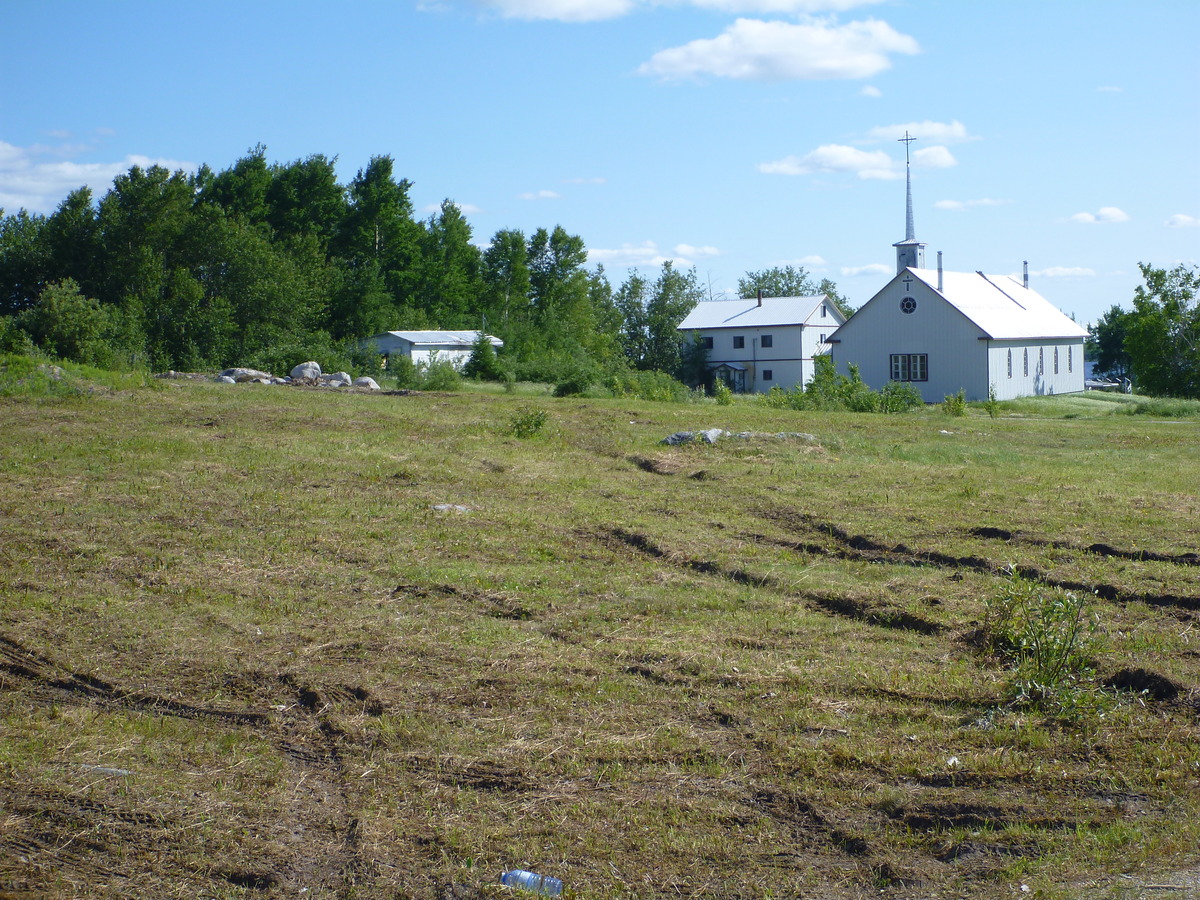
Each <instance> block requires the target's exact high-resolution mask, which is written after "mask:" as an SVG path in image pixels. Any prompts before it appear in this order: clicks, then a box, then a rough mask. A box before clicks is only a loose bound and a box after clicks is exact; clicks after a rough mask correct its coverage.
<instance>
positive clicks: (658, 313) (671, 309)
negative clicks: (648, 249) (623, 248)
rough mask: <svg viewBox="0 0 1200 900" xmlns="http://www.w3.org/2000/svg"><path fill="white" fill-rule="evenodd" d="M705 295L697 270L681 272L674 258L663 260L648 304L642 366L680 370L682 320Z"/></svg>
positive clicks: (673, 371) (671, 371) (660, 369)
mask: <svg viewBox="0 0 1200 900" xmlns="http://www.w3.org/2000/svg"><path fill="white" fill-rule="evenodd" d="M703 297H704V289H703V288H701V286H700V284H699V282H698V281H697V278H696V270H695V269H689V270H688V271H686V272H681V271H679V270H678V269H676V268H675V266H674V264H673V263H672V262H671V261H670V260H667V261H666V262H664V263H663V266H662V271H661V272H660V273H659V276H658V280H657V281H655V282H654V289H653V291H652V292H651V294H650V300H649V302H648V303H647V304H646V353H645V356H644V357H643V358H642V361H641V368H643V369H657V370H659V371H661V372H667V373H669V374H672V375H673V374H676V373H678V372H679V371H680V364H681V363H682V361H683V355H682V353H683V342H684V338H683V336H682V335H681V334H680V333H679V323H680V322H682V321H683V320H684V317H686V316H687V314H688V313H689V312H691V311H692V310H693V309H694V308H695V306H696V304H697V303H699V302H700V300H701V299H702V298H703Z"/></svg>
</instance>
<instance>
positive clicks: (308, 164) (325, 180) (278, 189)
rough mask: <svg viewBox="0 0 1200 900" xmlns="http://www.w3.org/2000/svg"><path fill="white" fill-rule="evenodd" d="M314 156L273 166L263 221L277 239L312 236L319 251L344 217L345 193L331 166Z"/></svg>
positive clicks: (324, 247) (325, 249)
mask: <svg viewBox="0 0 1200 900" xmlns="http://www.w3.org/2000/svg"><path fill="white" fill-rule="evenodd" d="M336 161H337V158H336V157H335V158H334V159H328V158H326V157H325V156H323V155H321V154H319V153H317V154H314V155H312V156H310V157H308V158H307V159H303V160H300V159H298V160H296V161H295V162H292V163H288V164H287V165H286V166H275V167H274V169H273V171H272V173H271V174H272V178H271V184H270V186H269V187H268V188H267V195H266V203H267V220H268V221H269V222H270V223H271V227H272V228H274V229H275V234H276V235H277V236H278V237H279V238H281V239H286V238H291V237H299V236H305V235H307V236H312V237H315V238H316V239H317V240H318V242H319V243H320V246H321V249H322V251H323V252H327V251H328V248H329V244H330V242H331V241H332V240H333V238H334V237H335V236H336V235H337V233H338V230H339V229H340V228H341V225H342V222H343V220H344V219H345V218H346V209H347V201H346V192H345V190H344V189H343V188H342V186H341V185H340V184H338V182H337V173H336V172H335V171H334V168H333V167H334V163H335V162H336Z"/></svg>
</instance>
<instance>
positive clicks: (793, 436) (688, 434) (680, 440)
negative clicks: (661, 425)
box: [660, 428, 817, 447]
mask: <svg viewBox="0 0 1200 900" xmlns="http://www.w3.org/2000/svg"><path fill="white" fill-rule="evenodd" d="M724 438H737V439H739V440H743V441H745V440H751V439H752V438H775V439H776V440H780V441H808V442H809V443H816V441H817V436H816V435H815V434H808V433H806V432H803V431H778V432H774V433H771V432H765V431H739V432H737V433H734V432H732V431H726V430H725V429H724V428H709V429H706V430H705V431H677V432H675V433H674V434H669V435H667V436H666V437H665V438H663V439H662V441H660V443H663V444H669V445H670V446H672V447H678V446H680V445H681V444H690V443H692V441H701V442H703V443H705V444H715V443H716V442H717V441H719V440H722V439H724Z"/></svg>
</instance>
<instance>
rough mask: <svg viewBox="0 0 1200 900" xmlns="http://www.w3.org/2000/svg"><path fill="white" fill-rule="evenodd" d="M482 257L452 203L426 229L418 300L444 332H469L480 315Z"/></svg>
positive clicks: (446, 202) (434, 217)
mask: <svg viewBox="0 0 1200 900" xmlns="http://www.w3.org/2000/svg"><path fill="white" fill-rule="evenodd" d="M481 268H482V254H481V253H480V251H479V248H478V247H476V246H475V245H474V244H472V243H471V226H470V224H469V223H468V222H467V219H466V216H464V215H463V214H462V210H460V209H459V208H458V205H457V204H455V203H454V202H453V201H451V200H444V201H443V202H442V207H441V210H440V211H439V212H438V213H437V214H436V215H434V216H431V217H430V218H429V221H428V222H427V223H426V226H425V237H424V250H423V252H422V263H421V279H420V282H419V285H420V286H419V290H418V292H417V296H416V298H415V300H416V302H417V303H418V304H419V305H421V306H422V307H423V308H424V309H425V310H426V311H427V312H428V314H429V316H430V317H431V318H432V319H433V320H434V321H436V322H437V323H438V324H439V325H440V326H441V327H442V328H466V327H469V326H470V325H472V324H475V323H476V322H477V317H478V314H479V313H480V312H481V302H482V299H481V295H482V293H483V290H482V281H481V277H480V269H481Z"/></svg>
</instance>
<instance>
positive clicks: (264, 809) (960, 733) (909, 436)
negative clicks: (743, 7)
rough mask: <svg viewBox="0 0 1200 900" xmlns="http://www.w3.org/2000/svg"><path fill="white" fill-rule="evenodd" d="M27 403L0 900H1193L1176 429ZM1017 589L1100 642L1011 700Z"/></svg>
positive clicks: (23, 408)
mask: <svg viewBox="0 0 1200 900" xmlns="http://www.w3.org/2000/svg"><path fill="white" fill-rule="evenodd" d="M85 374H86V373H85ZM89 377H91V378H93V379H98V378H99V375H97V374H96V373H91V375H90V376H89ZM30 378H31V379H32V378H33V376H30ZM35 381H36V380H34V381H30V382H29V383H30V384H34V387H31V388H28V389H20V388H12V387H11V383H10V390H8V396H7V397H0V898H2V900H10V898H41V897H47V898H74V897H156V898H158V897H163V898H165V897H204V898H235V897H238V898H240V897H256V898H258V897H262V898H274V897H303V898H306V900H315V898H352V897H353V898H385V897H386V898H391V897H418V898H430V900H437V898H460V900H464V898H479V897H484V898H487V897H502V896H508V895H509V894H510V891H509V889H507V888H504V887H501V886H500V885H499V883H498V882H499V879H498V876H499V873H500V872H501V871H502V870H504V869H507V868H513V867H522V868H528V869H533V870H535V871H539V872H544V873H547V874H551V875H556V876H558V877H560V878H562V879H563V880H564V882H565V883H566V886H567V887H566V891H567V894H568V896H572V897H579V898H618V897H648V898H649V897H654V898H658V897H663V898H665V897H680V896H682V897H712V898H718V897H722V898H723V897H728V898H759V897H776V898H781V897H811V898H838V900H841V898H857V897H866V896H876V897H877V896H885V897H897V898H910V897H911V898H925V897H941V896H947V897H956V896H971V897H985V898H992V897H996V898H999V897H1013V896H1039V897H1143V896H1144V897H1152V896H1153V897H1161V896H1168V897H1171V898H1175V897H1183V896H1189V895H1193V896H1194V895H1195V893H1196V891H1198V890H1200V888H1198V887H1197V884H1198V883H1200V690H1198V686H1200V557H1197V555H1196V554H1197V550H1198V549H1200V419H1198V418H1196V417H1194V416H1189V415H1187V414H1186V412H1187V411H1186V410H1185V411H1184V413H1183V414H1181V413H1179V412H1178V409H1177V411H1176V413H1174V414H1172V413H1169V412H1163V413H1161V414H1160V415H1161V416H1162V417H1156V416H1155V415H1154V414H1150V415H1145V414H1143V415H1114V414H1113V412H1114V410H1115V409H1116V408H1117V407H1118V406H1120V405H1123V404H1126V403H1127V402H1128V401H1127V400H1126V399H1124V398H1111V397H1109V398H1101V397H1097V398H1093V397H1071V398H1058V399H1053V398H1050V399H1046V400H1043V401H1022V402H1017V403H1008V404H1004V405H1003V408H1002V409H1001V411H1000V415H999V416H998V417H997V418H994V419H993V418H989V417H988V416H986V415H984V414H983V412H982V411H980V410H971V411H970V413H969V415H968V416H966V417H965V418H951V417H949V416H945V415H943V414H942V413H940V412H939V411H938V410H937V409H936V408H930V409H926V410H919V411H917V412H915V413H913V414H910V415H904V416H879V415H853V414H817V413H795V412H788V411H779V410H771V409H767V408H764V407H762V406H759V405H756V404H753V403H740V402H739V403H736V404H734V405H732V406H729V407H719V406H716V405H715V404H685V405H666V404H654V403H645V402H633V401H599V400H577V399H575V400H573V399H552V398H549V397H544V396H533V395H530V394H524V395H523V394H522V393H520V392H518V393H516V394H512V395H510V394H503V393H485V392H462V393H456V394H442V395H434V394H406V395H402V394H397V393H381V394H368V393H348V392H334V391H329V390H318V389H306V388H287V387H266V386H256V385H239V386H218V385H213V384H208V383H193V382H182V381H168V380H152V379H141V380H138V379H136V378H132V379H129V378H127V379H124V380H120V379H118V380H110V381H108V382H105V383H100V382H97V381H93V383H92V384H91V385H90V386H88V385H86V384H82V388H83V389H81V383H80V382H78V381H74V382H73V381H71V380H70V378H68V379H67V381H66V382H52V381H44V382H36V384H35ZM10 382H11V379H10ZM23 383H24V382H23ZM531 412H533V413H537V412H542V413H544V415H545V421H544V425H543V426H542V427H541V428H540V429H534V433H533V434H532V435H531V436H529V437H526V438H523V439H522V438H518V437H516V436H515V435H514V425H515V424H516V423H518V422H519V421H526V422H528V421H529V416H530V413H531ZM1151 413H1153V411H1151ZM1181 415H1182V417H1180V416H1181ZM1167 416H1171V417H1169V418H1168V417H1167ZM523 417H524V419H523ZM710 427H720V428H725V429H728V430H729V431H731V432H752V433H754V434H753V435H752V436H750V437H744V438H729V439H726V440H723V441H720V442H719V443H718V444H716V445H715V446H707V445H697V444H690V445H686V446H683V447H668V446H665V445H662V444H661V443H660V441H661V439H662V438H663V437H665V436H666V435H668V434H670V433H672V432H675V431H678V430H682V429H688V430H692V429H702V428H710ZM782 432H789V433H792V432H804V433H808V434H811V435H812V436H813V439H811V440H810V439H806V438H799V437H782V438H781V437H776V436H775V435H776V434H777V433H782ZM1010 566H1015V567H1018V568H1019V569H1020V571H1022V572H1023V573H1024V574H1025V575H1026V576H1027V577H1028V578H1030V579H1033V580H1036V581H1037V583H1038V585H1039V589H1040V590H1044V591H1045V592H1048V593H1053V592H1055V591H1059V592H1061V591H1070V592H1072V593H1074V594H1075V595H1077V596H1079V595H1083V596H1087V597H1090V598H1092V607H1091V612H1092V613H1094V615H1095V617H1096V621H1097V622H1098V628H1097V631H1096V633H1095V635H1094V643H1093V644H1091V645H1089V647H1088V659H1087V663H1088V667H1087V668H1085V670H1084V671H1082V673H1081V674H1080V676H1079V680H1078V681H1077V682H1076V683H1074V684H1072V685H1069V686H1068V687H1067V688H1064V689H1063V690H1062V691H1061V692H1060V693H1058V694H1056V695H1055V696H1054V698H1053V699H1052V700H1047V701H1046V702H1042V703H1020V702H1015V701H1014V700H1013V697H1014V693H1013V689H1012V684H1013V672H1012V666H1011V664H1010V663H1009V662H1006V658H1005V657H1004V656H1003V655H1002V654H999V653H997V652H993V651H991V650H989V649H988V646H987V645H986V644H985V643H984V642H981V640H980V634H981V632H982V631H984V630H986V628H985V626H986V624H987V617H988V609H989V601H991V600H993V599H994V598H995V597H997V596H998V595H999V594H1000V593H1001V592H1002V591H1003V589H1004V587H1005V585H1006V584H1007V583H1008V582H1009V575H1008V571H1009V568H1008V567H1010ZM1189 885H1190V886H1191V887H1190V888H1189V887H1188V886H1189ZM1168 888H1170V890H1169V891H1168ZM1189 891H1191V894H1189Z"/></svg>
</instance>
